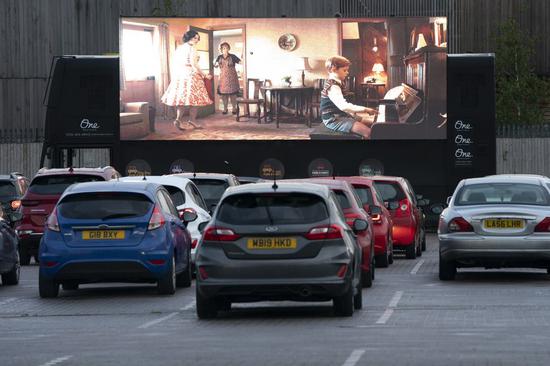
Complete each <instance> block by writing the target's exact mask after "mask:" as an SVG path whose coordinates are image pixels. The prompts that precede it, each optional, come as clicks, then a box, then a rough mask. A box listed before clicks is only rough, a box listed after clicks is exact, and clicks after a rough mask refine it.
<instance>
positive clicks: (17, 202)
mask: <svg viewBox="0 0 550 366" xmlns="http://www.w3.org/2000/svg"><path fill="white" fill-rule="evenodd" d="M19 207H21V201H20V200H15V201H11V209H12V210H17V209H18V208H19Z"/></svg>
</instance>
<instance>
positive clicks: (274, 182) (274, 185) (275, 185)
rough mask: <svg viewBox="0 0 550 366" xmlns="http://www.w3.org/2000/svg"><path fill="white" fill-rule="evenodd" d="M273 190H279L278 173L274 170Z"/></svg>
mask: <svg viewBox="0 0 550 366" xmlns="http://www.w3.org/2000/svg"><path fill="white" fill-rule="evenodd" d="M271 188H273V190H276V189H277V188H279V186H278V185H277V172H276V171H275V169H273V185H272V186H271Z"/></svg>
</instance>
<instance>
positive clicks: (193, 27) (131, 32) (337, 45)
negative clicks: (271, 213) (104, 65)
mask: <svg viewBox="0 0 550 366" xmlns="http://www.w3.org/2000/svg"><path fill="white" fill-rule="evenodd" d="M120 21H121V32H120V56H121V62H120V136H121V139H122V140H181V141H188V140H314V139H317V140H323V139H341V140H347V139H364V140H377V139H379V140H410V139H415V140H441V139H445V138H446V137H447V133H446V129H447V101H446V95H447V90H446V89H447V87H446V86H447V71H446V59H447V19H446V18H440V17H407V18H404V17H391V18H355V19H337V18H332V19H329V18H325V19H316V18H304V19H300V18H293V19H290V18H279V19H276V18H254V19H250V18H240V19H239V18H133V17H132V18H130V17H128V18H121V20H120Z"/></svg>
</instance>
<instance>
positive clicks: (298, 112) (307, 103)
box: [261, 86, 314, 128]
mask: <svg viewBox="0 0 550 366" xmlns="http://www.w3.org/2000/svg"><path fill="white" fill-rule="evenodd" d="M261 90H262V94H263V95H264V118H265V122H266V123H267V122H268V117H271V120H272V121H273V120H275V121H276V123H277V128H279V122H280V117H281V102H282V98H283V97H284V96H285V95H289V96H293V97H294V106H295V113H294V117H295V118H296V119H302V120H304V121H305V123H306V124H307V126H308V127H311V102H312V97H313V90H314V89H313V87H312V86H264V87H262V88H261ZM267 93H269V95H270V98H269V101H268V98H267ZM268 104H269V109H268V108H267V106H268ZM268 111H269V113H268Z"/></svg>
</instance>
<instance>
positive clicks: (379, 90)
mask: <svg viewBox="0 0 550 366" xmlns="http://www.w3.org/2000/svg"><path fill="white" fill-rule="evenodd" d="M361 88H362V90H363V92H362V94H363V96H364V101H365V104H366V106H367V107H369V103H374V107H378V104H379V101H380V99H382V98H383V95H384V90H385V88H386V84H385V83H361ZM373 92H374V93H376V97H375V96H374V95H372V94H373ZM371 105H372V104H371Z"/></svg>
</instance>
